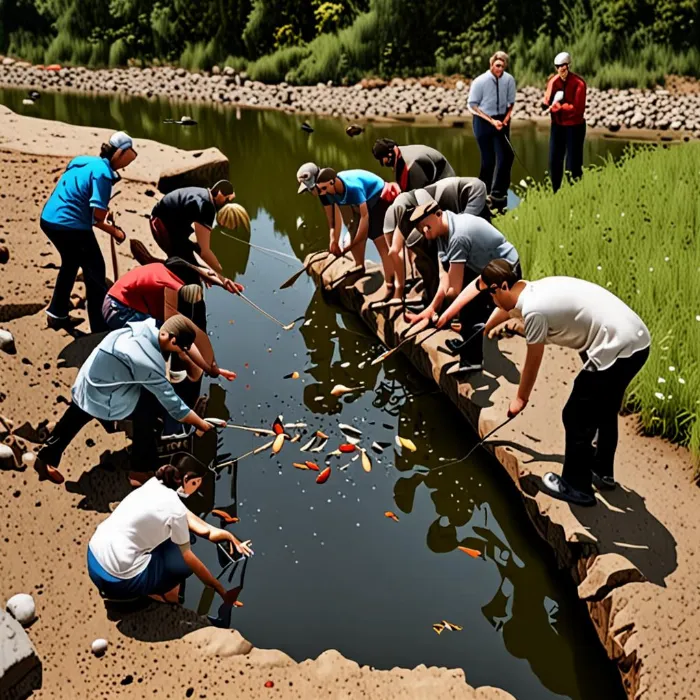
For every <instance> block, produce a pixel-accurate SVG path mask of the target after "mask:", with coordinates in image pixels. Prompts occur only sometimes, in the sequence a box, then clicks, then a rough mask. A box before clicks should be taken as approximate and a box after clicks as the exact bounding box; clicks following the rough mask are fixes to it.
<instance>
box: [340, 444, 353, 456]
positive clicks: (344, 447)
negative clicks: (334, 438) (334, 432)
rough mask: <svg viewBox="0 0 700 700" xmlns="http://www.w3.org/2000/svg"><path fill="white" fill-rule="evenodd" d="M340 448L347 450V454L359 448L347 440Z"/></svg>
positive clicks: (342, 450)
mask: <svg viewBox="0 0 700 700" xmlns="http://www.w3.org/2000/svg"><path fill="white" fill-rule="evenodd" d="M338 449H339V450H340V451H341V452H345V453H346V454H347V453H348V452H354V451H355V450H356V449H357V448H356V447H355V445H353V444H352V443H351V442H345V443H343V444H342V445H340V447H338Z"/></svg>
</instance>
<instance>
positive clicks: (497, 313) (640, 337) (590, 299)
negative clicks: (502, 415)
mask: <svg viewBox="0 0 700 700" xmlns="http://www.w3.org/2000/svg"><path fill="white" fill-rule="evenodd" d="M481 280H482V283H483V284H484V286H485V287H487V288H488V290H489V292H490V293H491V296H492V298H493V301H494V303H495V304H496V306H497V307H498V308H496V309H495V310H494V312H493V314H492V315H491V318H489V320H488V322H487V324H486V327H485V328H484V333H485V334H488V333H489V332H490V331H491V330H493V329H494V328H495V327H496V326H498V325H500V324H501V323H503V322H504V321H506V320H508V318H510V317H511V316H516V317H521V318H522V320H523V322H524V324H525V338H526V340H527V355H526V358H525V366H524V367H523V370H522V373H521V375H520V385H519V386H518V393H517V396H516V397H515V398H514V399H513V400H512V401H511V403H510V407H509V409H508V415H509V416H515V415H517V414H518V413H520V412H521V411H522V410H523V409H524V408H525V406H526V405H527V402H528V400H529V398H530V393H531V392H532V388H533V386H534V384H535V380H536V379H537V373H538V372H539V369H540V364H541V362H542V356H543V354H544V347H545V345H546V344H554V345H561V346H563V347H567V348H572V349H573V350H576V351H577V352H578V353H579V354H580V356H581V359H582V360H583V369H582V370H581V371H580V372H579V373H578V375H577V376H576V379H575V381H574V386H573V389H572V391H571V395H570V396H569V399H568V401H567V402H566V405H565V406H564V411H563V413H562V418H563V422H564V429H565V430H566V450H565V455H564V469H563V471H562V475H561V476H558V475H557V474H554V473H552V472H548V473H547V474H545V475H544V477H543V479H542V483H543V488H544V490H545V491H546V492H547V493H549V494H550V495H551V496H554V497H555V498H560V499H562V500H564V501H569V502H570V503H575V504H577V505H582V506H592V505H595V503H596V501H595V498H594V496H593V485H594V484H595V486H596V488H598V489H606V488H607V489H612V488H615V479H614V476H613V463H614V460H615V450H616V448H617V439H618V414H619V412H620V408H621V407H622V401H623V399H624V395H625V391H626V390H627V387H628V386H629V384H630V382H631V381H632V380H633V379H634V377H635V376H636V375H637V373H638V372H639V371H640V370H641V369H642V367H643V366H644V363H645V362H646V360H647V358H648V357H649V350H650V346H651V336H650V334H649V330H648V328H647V327H646V325H645V324H644V321H642V319H641V318H640V317H639V316H638V315H637V314H636V313H635V312H634V311H633V310H632V309H630V308H629V306H627V304H625V303H624V302H623V301H622V300H621V299H619V298H618V297H616V296H615V295H614V294H612V292H609V291H608V290H607V289H604V288H603V287H600V286H598V285H597V284H593V283H592V282H587V281H586V280H581V279H577V278H575V277H545V278H544V279H541V280H537V281H536V282H527V281H525V280H518V279H517V278H516V276H515V275H514V273H513V271H512V267H511V266H510V265H509V264H508V262H507V261H505V260H494V261H492V262H490V263H489V264H488V265H487V266H486V267H485V268H484V269H483V271H482V272H481Z"/></svg>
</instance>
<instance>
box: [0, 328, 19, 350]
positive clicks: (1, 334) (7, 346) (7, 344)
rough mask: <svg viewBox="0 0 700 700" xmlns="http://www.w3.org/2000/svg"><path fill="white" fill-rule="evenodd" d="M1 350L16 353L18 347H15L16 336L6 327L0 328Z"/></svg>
mask: <svg viewBox="0 0 700 700" xmlns="http://www.w3.org/2000/svg"><path fill="white" fill-rule="evenodd" d="M0 350H2V351H3V352H6V353H7V354H8V355H16V354H17V348H16V347H15V338H14V336H13V335H12V333H10V331H6V330H5V329H4V328H0Z"/></svg>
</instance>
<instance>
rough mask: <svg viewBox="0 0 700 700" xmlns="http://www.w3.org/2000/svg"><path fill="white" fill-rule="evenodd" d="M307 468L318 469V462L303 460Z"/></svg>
mask: <svg viewBox="0 0 700 700" xmlns="http://www.w3.org/2000/svg"><path fill="white" fill-rule="evenodd" d="M304 464H305V465H306V468H307V469H313V471H315V472H317V471H320V469H319V466H318V464H316V462H304Z"/></svg>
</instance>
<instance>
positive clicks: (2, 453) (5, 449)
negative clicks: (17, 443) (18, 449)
mask: <svg viewBox="0 0 700 700" xmlns="http://www.w3.org/2000/svg"><path fill="white" fill-rule="evenodd" d="M15 466H17V464H16V462H15V453H14V452H13V450H12V448H11V447H10V446H9V445H4V444H0V469H12V468H14V467H15Z"/></svg>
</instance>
